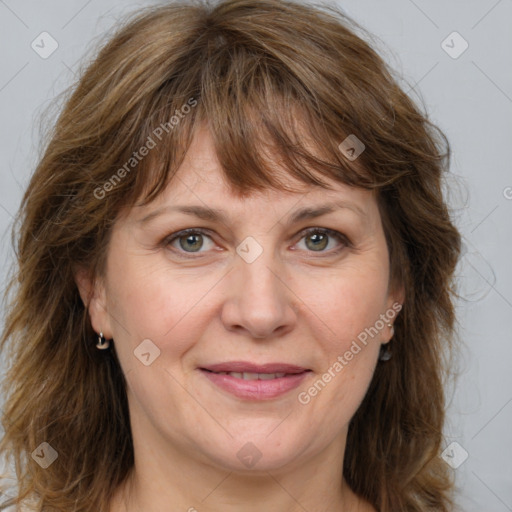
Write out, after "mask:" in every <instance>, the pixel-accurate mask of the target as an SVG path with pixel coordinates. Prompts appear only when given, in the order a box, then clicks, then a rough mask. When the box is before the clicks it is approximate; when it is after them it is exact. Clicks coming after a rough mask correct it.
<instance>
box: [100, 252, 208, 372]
mask: <svg viewBox="0 0 512 512" xmlns="http://www.w3.org/2000/svg"><path fill="white" fill-rule="evenodd" d="M113 261H114V258H113ZM115 261H116V264H115V267H114V266H111V268H110V269H109V270H110V274H109V290H108V297H109V302H108V309H109V312H110V313H111V317H112V319H113V331H114V335H115V336H114V340H116V337H117V338H118V343H117V345H116V346H117V347H119V349H120V351H123V352H125V353H126V354H127V356H126V358H125V363H127V364H132V361H131V360H130V359H129V358H128V356H129V355H130V352H131V353H132V352H133V350H135V349H136V347H138V346H139V345H140V343H141V342H142V341H143V340H146V339H149V340H151V341H152V342H153V343H154V344H155V345H156V346H157V347H158V348H159V349H160V351H161V355H162V356H170V357H171V359H172V358H173V356H176V355H177V354H182V353H183V352H184V351H186V350H187V349H188V348H190V346H191V344H192V341H191V340H194V339H197V337H198V336H199V335H197V336H195V333H194V331H195V330H196V329H197V330H199V329H200V328H201V325H202V323H201V318H202V317H205V313H202V309H203V310H204V307H205V306H204V304H206V303H207V296H208V294H209V293H210V292H211V290H212V288H213V287H214V285H215V283H216V281H218V276H216V275H214V274H213V273H212V272H210V273H209V274H207V273H206V272H204V273H203V274H202V275H198V274H200V271H198V270H197V269H196V270H194V271H193V272H190V271H189V272H187V270H184V271H183V272H181V271H180V272H179V273H177V272H171V271H170V270H169V266H168V263H167V264H166V262H165V259H164V258H156V257H154V256H147V257H146V256H140V257H139V256H137V255H135V256H134V255H130V254H127V255H126V256H124V257H123V256H122V255H120V257H119V258H118V259H117V260H115ZM131 355H133V354H131ZM169 364H172V361H169ZM125 368H126V366H125Z"/></svg>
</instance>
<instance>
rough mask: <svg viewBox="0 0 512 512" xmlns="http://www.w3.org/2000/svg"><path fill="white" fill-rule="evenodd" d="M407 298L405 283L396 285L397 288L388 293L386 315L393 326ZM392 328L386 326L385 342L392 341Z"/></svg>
mask: <svg viewBox="0 0 512 512" xmlns="http://www.w3.org/2000/svg"><path fill="white" fill-rule="evenodd" d="M404 300H405V289H404V286H403V285H399V286H397V287H396V289H395V290H393V291H391V292H390V293H389V294H388V300H387V304H386V306H387V309H386V313H385V314H386V317H387V318H389V322H388V323H389V324H391V325H392V326H394V325H395V322H396V317H397V316H398V315H399V314H400V311H401V310H402V308H403V305H404ZM392 332H393V331H392V329H390V328H389V327H387V326H386V335H385V336H384V339H383V340H382V342H383V343H388V342H389V341H391V338H392V337H393V334H392Z"/></svg>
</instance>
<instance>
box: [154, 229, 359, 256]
mask: <svg viewBox="0 0 512 512" xmlns="http://www.w3.org/2000/svg"><path fill="white" fill-rule="evenodd" d="M314 233H319V234H322V235H328V236H331V237H333V238H336V239H337V240H339V241H340V242H342V244H343V245H342V246H341V247H339V248H338V249H333V250H330V251H327V252H325V251H318V253H320V254H322V253H324V254H327V255H330V256H333V255H336V254H339V253H340V252H341V251H342V250H343V249H345V248H347V247H352V243H351V242H350V240H349V239H348V238H347V237H346V236H345V235H343V234H342V233H339V232H338V231H335V230H333V229H328V228H306V229H305V230H303V231H302V232H301V233H300V234H301V235H302V236H301V237H300V238H299V241H300V240H302V239H303V238H305V237H307V236H308V235H310V234H314ZM189 234H194V235H195V234H201V235H206V236H207V237H209V238H211V236H210V231H209V230H207V229H203V228H189V229H184V230H182V231H178V232H177V233H173V234H171V235H169V236H167V237H166V238H165V239H164V240H163V241H162V245H164V246H165V247H168V246H170V245H171V244H172V242H174V241H175V240H177V239H179V238H181V237H183V236H186V235H189ZM173 252H174V253H175V254H178V255H179V257H180V258H184V259H197V258H199V257H200V256H184V254H201V253H199V252H198V253H192V252H191V253H187V252H186V251H185V252H184V251H179V250H176V248H173ZM310 252H313V253H314V252H316V251H310ZM320 257H322V256H320Z"/></svg>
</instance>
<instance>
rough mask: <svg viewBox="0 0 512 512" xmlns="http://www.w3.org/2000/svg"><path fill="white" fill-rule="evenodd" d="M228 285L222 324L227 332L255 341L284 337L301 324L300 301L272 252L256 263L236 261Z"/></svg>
mask: <svg viewBox="0 0 512 512" xmlns="http://www.w3.org/2000/svg"><path fill="white" fill-rule="evenodd" d="M234 265H235V268H233V270H232V271H231V272H229V274H228V276H227V278H228V279H227V281H226V290H227V291H226V295H225V300H224V302H223V306H222V315H221V316H222V322H223V324H224V326H225V327H226V329H227V330H230V331H238V332H245V334H246V335H247V336H251V337H253V338H269V337H272V336H277V335H283V334H285V333H286V332H289V331H290V330H292V329H293V326H294V325H295V323H296V321H297V313H296V312H297V311H298V306H297V303H298V299H297V297H296V295H295V294H294V293H293V291H292V290H291V289H290V288H289V285H288V283H287V278H286V275H285V271H284V268H283V266H282V265H279V264H277V263H276V261H275V259H273V257H272V254H271V251H263V253H262V254H261V255H260V256H259V257H258V258H257V259H256V260H255V261H253V262H252V263H248V262H247V261H245V260H244V259H243V258H241V257H240V258H238V257H237V258H236V262H235V263H234Z"/></svg>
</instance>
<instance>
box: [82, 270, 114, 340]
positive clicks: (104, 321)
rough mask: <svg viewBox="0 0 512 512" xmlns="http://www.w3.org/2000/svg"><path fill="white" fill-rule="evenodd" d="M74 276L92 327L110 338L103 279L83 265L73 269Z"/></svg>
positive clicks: (109, 323) (110, 326) (110, 331)
mask: <svg viewBox="0 0 512 512" xmlns="http://www.w3.org/2000/svg"><path fill="white" fill-rule="evenodd" d="M74 277H75V282H76V285H77V287H78V291H79V293H80V297H81V298H82V302H83V303H84V306H85V308H86V309H87V310H88V312H89V318H90V320H91V325H92V328H93V329H94V330H95V331H96V333H98V334H99V333H100V332H102V333H103V336H104V337H105V338H106V339H112V338H113V335H112V325H111V322H110V315H109V314H108V310H107V301H106V291H105V286H104V283H103V281H102V280H101V279H99V278H97V277H96V276H93V275H91V272H90V271H89V270H88V269H86V268H83V267H79V268H77V269H75V271H74Z"/></svg>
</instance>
